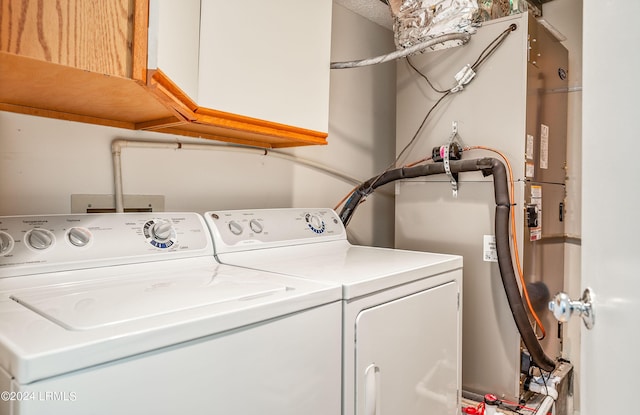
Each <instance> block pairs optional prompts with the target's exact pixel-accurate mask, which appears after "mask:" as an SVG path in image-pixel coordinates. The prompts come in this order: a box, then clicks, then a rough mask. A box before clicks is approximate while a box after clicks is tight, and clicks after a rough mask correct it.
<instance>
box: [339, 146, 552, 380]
mask: <svg viewBox="0 0 640 415" xmlns="http://www.w3.org/2000/svg"><path fill="white" fill-rule="evenodd" d="M449 165H450V170H451V172H452V173H463V172H471V171H481V172H482V174H483V175H485V176H489V175H493V188H494V196H495V201H496V212H495V224H494V226H495V234H496V249H497V253H498V267H499V268H500V276H501V278H502V285H503V287H504V290H505V293H506V295H507V300H508V302H509V308H510V309H511V314H512V315H513V320H514V322H515V323H516V327H517V328H518V332H519V333H520V337H522V341H523V343H524V345H525V347H526V348H527V350H528V351H529V353H530V354H531V359H532V360H533V363H534V364H535V365H536V366H538V367H539V368H540V369H542V370H544V371H547V372H551V371H553V370H554V369H555V367H556V363H555V362H554V361H553V360H552V359H551V358H549V357H548V356H547V355H546V354H545V352H544V350H543V349H542V346H541V345H540V342H539V341H538V338H537V337H536V333H535V332H534V330H533V328H532V327H531V324H530V322H529V318H528V316H527V312H526V310H525V307H524V304H523V302H522V297H521V295H520V288H519V286H518V282H517V280H516V276H515V272H514V269H513V263H512V261H511V245H510V244H509V215H510V213H511V202H510V200H509V187H508V184H507V173H506V169H505V167H504V164H503V163H502V162H501V161H499V160H498V159H494V158H490V157H487V158H481V159H469V160H454V161H451V162H450V163H449ZM444 173H445V170H444V164H443V163H431V164H423V165H419V166H415V167H402V168H397V169H392V170H389V171H387V172H385V173H384V174H382V175H381V176H375V177H373V178H371V179H369V180H367V181H366V182H364V183H363V184H362V185H360V187H358V189H356V190H355V191H354V192H353V194H352V195H351V197H350V198H349V199H348V200H347V202H346V203H345V204H344V206H343V208H342V210H341V211H340V219H341V220H342V223H343V224H344V225H345V226H347V225H348V224H349V221H350V219H351V217H352V215H353V213H354V212H355V210H356V208H357V207H358V205H359V204H360V201H361V200H362V198H363V197H365V196H367V195H369V194H371V193H372V192H373V191H374V190H375V189H376V188H377V187H380V186H382V185H384V184H387V183H390V182H393V181H396V180H400V179H410V178H414V177H423V176H431V175H434V174H444Z"/></svg>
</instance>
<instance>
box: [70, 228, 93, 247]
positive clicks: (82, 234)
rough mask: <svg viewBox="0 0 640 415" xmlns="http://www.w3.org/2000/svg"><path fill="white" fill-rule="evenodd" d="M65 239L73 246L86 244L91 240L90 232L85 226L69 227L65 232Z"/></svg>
mask: <svg viewBox="0 0 640 415" xmlns="http://www.w3.org/2000/svg"><path fill="white" fill-rule="evenodd" d="M67 239H68V240H69V242H71V244H72V245H74V246H78V247H83V246H87V245H88V244H89V242H91V232H89V230H88V229H85V228H71V229H69V233H68V234H67Z"/></svg>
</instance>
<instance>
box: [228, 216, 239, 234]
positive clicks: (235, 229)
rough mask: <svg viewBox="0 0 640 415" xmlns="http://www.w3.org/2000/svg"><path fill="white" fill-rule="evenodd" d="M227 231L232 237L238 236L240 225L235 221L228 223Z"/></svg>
mask: <svg viewBox="0 0 640 415" xmlns="http://www.w3.org/2000/svg"><path fill="white" fill-rule="evenodd" d="M229 230H230V231H231V233H232V234H234V235H240V234H241V233H242V225H241V224H239V223H238V222H236V221H235V220H232V221H231V222H229Z"/></svg>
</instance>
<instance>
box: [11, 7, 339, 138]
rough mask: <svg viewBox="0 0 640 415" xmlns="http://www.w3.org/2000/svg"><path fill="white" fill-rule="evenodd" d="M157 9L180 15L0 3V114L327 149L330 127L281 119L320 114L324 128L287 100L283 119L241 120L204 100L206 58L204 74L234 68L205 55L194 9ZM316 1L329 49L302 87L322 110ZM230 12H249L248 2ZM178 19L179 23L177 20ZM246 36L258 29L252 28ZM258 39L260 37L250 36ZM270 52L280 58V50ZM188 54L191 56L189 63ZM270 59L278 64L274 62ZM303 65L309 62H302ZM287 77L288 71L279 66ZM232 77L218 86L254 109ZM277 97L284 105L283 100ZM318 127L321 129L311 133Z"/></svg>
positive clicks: (210, 52)
mask: <svg viewBox="0 0 640 415" xmlns="http://www.w3.org/2000/svg"><path fill="white" fill-rule="evenodd" d="M154 1H155V0H154ZM162 1H163V2H164V3H165V5H164V6H163V7H165V8H166V7H169V9H170V8H174V9H177V10H179V11H180V12H181V13H182V14H180V13H172V12H168V13H165V14H164V15H162V14H161V15H159V16H158V15H155V14H154V7H153V6H152V7H151V9H150V7H149V1H148V0H58V1H56V2H53V1H34V0H0V110H5V111H13V112H20V113H26V114H32V115H38V116H46V117H53V118H59V119H64V120H73V121H81V122H88V123H94V124H100V125H108V126H115V127H120V128H129V129H144V130H153V131H159V132H166V133H171V134H178V135H187V136H194V137H203V138H209V139H214V140H220V141H229V142H235V143H242V144H247V145H255V146H261V147H289V146H299V145H309V144H326V136H327V134H326V124H322V123H321V122H320V123H317V124H314V125H312V124H306V125H304V124H305V123H304V122H298V121H296V120H295V118H287V114H290V113H295V112H298V113H300V114H304V113H305V112H306V113H314V114H318V113H320V117H321V118H322V117H323V118H324V119H325V122H326V119H327V115H325V113H322V111H319V110H317V108H315V107H312V106H311V107H310V106H308V105H306V104H305V105H302V104H300V102H299V101H296V100H292V101H293V102H294V105H293V106H292V107H291V108H293V110H290V109H287V108H286V107H282V108H280V109H278V110H277V113H278V114H283V115H285V117H277V116H275V115H274V116H272V115H271V114H269V113H260V112H257V113H256V112H253V111H250V110H248V112H245V110H244V109H243V108H239V107H233V106H227V105H226V104H224V101H222V102H221V103H220V102H219V101H215V100H214V101H209V99H208V98H210V97H215V96H216V94H217V92H218V91H219V89H218V88H217V87H213V88H209V87H208V86H206V85H207V82H206V80H207V79H209V78H208V77H209V76H215V75H214V74H210V73H207V67H206V66H205V67H204V68H203V67H202V66H201V65H200V64H199V63H200V61H201V60H202V59H203V56H204V57H205V59H206V61H207V62H208V65H211V62H213V65H214V66H224V65H226V64H230V63H233V62H235V59H234V58H230V57H228V56H225V55H224V53H225V52H224V51H217V52H216V51H215V49H212V48H210V45H209V44H208V43H206V42H203V41H202V40H201V39H200V38H199V32H200V30H198V31H197V32H196V31H195V30H193V29H194V27H193V25H189V24H188V22H189V19H193V18H194V16H195V18H197V17H198V16H197V13H196V12H199V10H200V5H199V1H195V0H189V1H186V2H184V3H183V2H165V1H164V0H162ZM322 2H324V3H325V5H326V4H327V3H328V14H327V13H326V11H327V9H325V13H324V15H323V16H322V18H321V19H320V20H318V21H319V22H321V24H322V25H323V28H324V30H323V32H322V34H321V35H318V36H324V39H323V41H324V42H326V44H324V45H323V48H324V49H323V50H322V51H318V52H317V53H316V52H311V53H309V52H308V51H307V54H308V55H310V56H313V57H314V58H315V59H316V60H315V62H314V63H313V64H311V65H309V66H308V67H312V66H316V65H317V66H318V71H319V73H321V75H320V78H317V77H316V76H318V74H317V73H316V72H314V71H308V72H307V73H306V75H307V78H306V79H307V81H306V82H307V83H309V84H314V83H316V84H318V85H321V86H318V85H316V89H317V90H318V91H320V90H321V89H322V91H321V92H322V93H323V94H324V95H325V97H324V98H318V97H317V96H312V94H310V95H309V96H308V98H309V102H311V103H316V104H317V103H318V102H319V101H321V100H323V99H324V100H325V102H326V103H327V104H326V105H325V103H324V102H323V103H321V104H319V106H324V107H327V106H328V93H329V87H328V71H329V69H328V67H329V55H328V52H329V50H328V42H329V41H330V10H331V5H330V3H331V1H330V0H322ZM219 3H224V2H219ZM230 3H232V4H233V5H234V6H236V5H237V6H239V5H241V4H242V5H245V2H242V3H237V4H236V2H230ZM249 3H251V2H249ZM258 3H262V2H258ZM265 3H269V4H271V6H273V7H275V8H278V7H279V8H280V9H279V11H278V13H288V11H287V10H286V9H284V8H283V6H284V3H283V4H280V3H281V2H265ZM294 3H295V2H294ZM314 3H315V1H314ZM207 4H213V0H203V7H204V8H207V9H208V6H206V5H207ZM254 6H256V5H254ZM243 7H244V6H243ZM247 7H248V6H247ZM215 9H217V7H216V8H215ZM215 9H214V10H215ZM274 12H275V11H274ZM180 16H182V17H183V18H184V19H185V20H182V21H180V20H179V18H180ZM185 16H187V17H185ZM188 16H190V17H188ZM299 16H300V13H299V12H298V17H299ZM298 17H297V18H298ZM309 17H310V18H312V19H313V18H314V16H312V15H309ZM228 18H229V19H231V18H232V16H228ZM163 19H164V20H163ZM167 22H168V23H167ZM171 23H173V25H171ZM198 23H199V22H198V21H196V22H195V23H194V25H195V26H198ZM204 24H205V25H208V24H209V23H208V22H206V21H205V23H204ZM185 25H186V26H185ZM244 29H245V30H246V31H251V30H255V29H256V28H254V27H252V26H251V25H249V26H246V27H245V28H244ZM292 29H293V28H287V27H281V26H280V25H277V26H275V25H274V26H273V30H276V31H280V32H282V31H287V30H290V31H289V34H290V35H291V36H297V35H298V34H299V33H293V31H292ZM156 30H157V31H156ZM225 30H226V29H225ZM260 30H265V29H264V27H263V28H262V29H260ZM149 31H150V32H149ZM149 33H151V35H149ZM195 33H198V36H195V35H194V34H195ZM154 34H155V36H157V37H154ZM255 36H258V37H259V36H261V33H259V32H255V33H254V37H255ZM230 41H231V42H233V39H230ZM154 42H155V43H154ZM194 42H195V43H197V44H195V45H194V44H193V43H194ZM167 46H169V48H168V49H167V48H166V47H167ZM272 46H273V47H274V50H278V47H279V45H277V44H276V45H272ZM238 47H243V48H246V47H245V46H241V45H238ZM163 48H165V49H163ZM193 50H195V51H197V56H196V58H195V61H193V60H191V61H190V60H189V59H190V57H191V58H192V57H193V52H190V51H193ZM180 53H182V54H183V55H182V56H180ZM251 53H252V50H251V47H248V48H246V54H247V56H250V54H251ZM203 54H205V55H203ZM148 56H149V59H148ZM211 58H213V59H214V60H213V61H212V60H211ZM273 59H274V60H276V61H277V60H278V57H277V56H273ZM304 62H309V61H308V60H307V59H306V58H304ZM148 63H149V65H148ZM283 63H284V62H283ZM163 64H164V65H166V68H167V71H166V72H165V71H164V70H163ZM325 64H326V65H325ZM196 65H197V66H196ZM283 69H292V70H294V67H291V66H290V65H284V66H283ZM298 69H299V67H298ZM252 70H253V71H260V65H259V64H256V65H254V66H252ZM235 72H236V71H235V70H231V71H228V72H227V73H226V74H222V75H219V76H220V77H222V78H221V79H222V81H223V82H224V81H226V80H227V79H228V80H229V84H230V85H231V84H233V82H235V85H237V91H236V92H237V93H236V94H235V95H236V96H237V97H241V98H242V99H243V100H246V101H255V102H257V101H256V100H255V98H256V97H257V96H258V94H254V93H252V90H251V88H250V89H249V90H247V89H246V88H245V89H243V88H242V87H243V83H244V82H243V81H246V80H247V79H248V78H243V77H242V76H230V75H229V74H231V75H233V74H234V73H235ZM325 72H326V73H325ZM283 73H284V71H283ZM173 77H175V79H174V78H173ZM225 77H227V78H225ZM203 79H205V82H202V80H203ZM290 79H293V78H292V77H290ZM232 81H233V82H232ZM300 88H301V87H300V84H296V83H290V84H289V85H288V86H287V87H286V88H282V91H283V92H286V90H287V89H288V90H291V91H299V90H300ZM203 91H204V92H203ZM200 95H202V96H205V97H207V98H206V102H208V103H211V104H214V105H218V104H219V106H212V107H209V106H208V105H203V104H201V102H199V98H200ZM232 95H234V94H232ZM278 95H279V96H278V97H277V98H278V99H281V97H280V95H282V94H278ZM320 95H322V94H320ZM320 95H318V96H320ZM262 96H263V97H264V96H265V94H262ZM266 96H268V95H266ZM261 102H262V104H260V105H263V106H270V107H273V106H274V105H272V104H271V105H270V104H269V100H268V99H267V100H266V101H265V100H262V101H261ZM274 102H275V101H274ZM325 112H326V109H325ZM272 114H276V112H274V113H272ZM316 126H320V127H322V126H325V128H317V129H314V128H316Z"/></svg>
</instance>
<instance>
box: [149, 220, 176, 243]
mask: <svg viewBox="0 0 640 415" xmlns="http://www.w3.org/2000/svg"><path fill="white" fill-rule="evenodd" d="M151 232H152V234H153V237H154V238H155V239H157V240H159V241H166V240H167V239H169V238H171V236H172V235H173V225H171V222H169V221H166V220H158V221H157V222H155V223H154V224H153V226H152V227H151Z"/></svg>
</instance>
